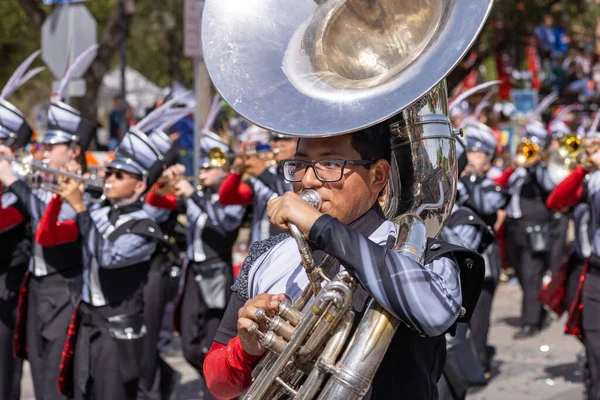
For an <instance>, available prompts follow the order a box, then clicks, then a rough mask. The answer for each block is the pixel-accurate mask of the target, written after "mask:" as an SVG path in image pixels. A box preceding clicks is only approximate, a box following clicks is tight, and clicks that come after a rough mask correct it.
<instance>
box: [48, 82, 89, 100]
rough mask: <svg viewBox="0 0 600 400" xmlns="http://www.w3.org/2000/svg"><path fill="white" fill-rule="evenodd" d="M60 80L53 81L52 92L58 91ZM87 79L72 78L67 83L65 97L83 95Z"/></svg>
mask: <svg viewBox="0 0 600 400" xmlns="http://www.w3.org/2000/svg"><path fill="white" fill-rule="evenodd" d="M59 84H60V81H54V82H52V93H56V91H57V90H58V85H59ZM85 87H86V86H85V80H83V79H72V80H71V81H69V83H67V87H66V88H65V92H64V93H63V97H65V98H68V97H82V96H84V95H85Z"/></svg>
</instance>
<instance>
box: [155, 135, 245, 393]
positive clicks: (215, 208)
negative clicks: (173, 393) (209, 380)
mask: <svg viewBox="0 0 600 400" xmlns="http://www.w3.org/2000/svg"><path fill="white" fill-rule="evenodd" d="M215 147H218V148H220V149H221V150H222V151H223V152H224V153H228V152H229V151H230V149H229V147H228V146H227V145H226V144H224V143H222V142H221V141H220V140H218V139H216V138H214V137H211V136H204V137H203V139H202V141H201V149H202V153H203V156H202V159H201V169H200V184H201V185H202V190H197V188H195V187H194V186H192V184H191V183H190V182H189V181H187V180H179V181H177V179H178V177H180V176H181V175H183V173H184V172H185V167H184V166H183V165H181V164H178V165H175V166H173V167H170V168H169V169H167V170H166V171H165V172H164V174H163V177H164V178H167V179H169V180H171V181H173V182H176V183H175V185H176V195H167V196H160V195H156V194H154V193H149V194H148V203H149V204H152V205H154V206H157V207H164V208H167V209H171V210H179V211H183V212H185V213H186V214H187V218H188V231H187V260H186V266H185V268H184V283H183V292H182V294H181V296H180V300H179V302H178V307H177V308H176V310H175V313H176V314H175V318H174V319H175V321H176V325H177V326H176V327H175V330H177V331H179V332H180V334H181V340H182V347H183V355H184V357H185V359H186V360H187V361H188V362H189V363H190V365H192V366H193V367H194V368H195V369H196V370H197V371H198V373H199V374H200V375H201V376H204V373H203V371H202V365H203V363H204V357H205V356H206V353H207V352H208V349H209V348H210V345H211V343H212V341H213V338H214V336H215V333H216V331H217V328H218V326H219V323H220V322H221V318H222V317H223V314H224V312H225V306H226V305H227V299H228V298H229V296H230V294H231V290H230V287H231V285H232V284H233V270H232V248H233V244H234V242H235V240H236V238H237V235H238V230H239V227H240V225H241V223H242V221H243V218H244V214H245V211H246V210H245V207H242V206H238V205H234V206H223V205H221V204H219V202H218V194H217V189H218V187H219V185H220V184H221V182H222V181H223V179H224V178H225V176H226V175H227V174H226V172H225V171H223V170H222V169H221V168H219V167H218V166H215V165H211V163H210V160H209V159H208V158H207V157H206V156H207V154H208V150H209V149H211V148H215ZM178 198H179V200H178ZM203 391H204V399H209V398H212V395H211V394H210V392H208V390H207V389H206V387H205V386H204V387H203Z"/></svg>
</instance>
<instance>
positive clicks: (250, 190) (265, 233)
mask: <svg viewBox="0 0 600 400" xmlns="http://www.w3.org/2000/svg"><path fill="white" fill-rule="evenodd" d="M265 174H268V176H263V177H262V178H259V177H255V176H248V177H247V178H246V179H245V180H244V181H243V179H242V177H243V176H242V174H240V173H238V172H234V173H232V174H230V175H229V176H228V177H227V178H225V180H224V181H223V183H222V184H221V186H220V187H219V202H220V203H221V204H222V205H249V204H252V228H251V229H252V230H251V232H250V243H251V244H252V243H254V242H256V241H260V240H264V239H266V238H268V237H269V236H272V234H273V233H276V232H279V230H278V229H277V228H275V227H274V226H272V224H271V222H270V221H269V218H268V217H267V203H268V201H269V200H271V199H272V198H274V197H276V196H279V195H282V194H283V193H284V192H285V191H287V190H289V189H288V188H289V186H288V187H285V186H284V187H285V189H286V190H285V191H281V192H277V191H275V189H276V188H275V187H272V185H270V184H265V183H264V182H269V183H271V182H272V181H273V178H272V176H276V177H277V175H273V172H272V171H270V170H266V171H265V172H263V175H265ZM280 179H281V178H280V177H279V179H276V180H280Z"/></svg>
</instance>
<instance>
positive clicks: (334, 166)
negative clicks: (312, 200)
mask: <svg viewBox="0 0 600 400" xmlns="http://www.w3.org/2000/svg"><path fill="white" fill-rule="evenodd" d="M374 163H375V161H372V160H336V159H327V160H319V161H312V162H311V161H302V160H293V159H290V160H283V161H281V167H282V169H283V176H284V178H285V180H286V181H288V182H301V181H302V179H303V178H304V175H306V171H307V170H308V168H312V170H313V172H314V173H315V176H316V177H317V179H318V180H320V181H321V182H339V181H341V180H342V177H343V176H344V168H346V165H363V166H365V167H367V168H368V167H370V166H371V165H372V164H374Z"/></svg>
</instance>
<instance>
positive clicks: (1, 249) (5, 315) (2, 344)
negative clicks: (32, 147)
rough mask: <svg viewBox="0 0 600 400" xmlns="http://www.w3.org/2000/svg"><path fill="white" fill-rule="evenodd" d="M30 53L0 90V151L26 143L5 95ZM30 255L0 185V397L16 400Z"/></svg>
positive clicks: (15, 207) (20, 222) (25, 225)
mask: <svg viewBox="0 0 600 400" xmlns="http://www.w3.org/2000/svg"><path fill="white" fill-rule="evenodd" d="M37 54H39V52H36V53H34V54H33V55H32V56H31V57H30V58H29V59H28V60H26V61H25V62H24V63H23V64H22V65H21V68H19V69H17V71H16V72H15V74H14V75H13V76H12V77H11V79H9V81H8V83H7V86H6V87H5V88H4V89H3V90H2V93H1V94H0V148H2V149H3V151H2V154H5V155H7V156H8V155H10V156H14V155H15V154H16V152H17V151H22V149H23V147H24V146H25V145H27V143H29V141H30V140H31V136H32V133H33V132H32V130H31V127H30V126H29V125H28V124H27V122H26V121H25V117H24V115H23V113H22V112H21V111H20V110H18V109H17V108H16V107H15V106H13V105H12V104H11V103H9V102H8V101H7V100H6V99H7V98H8V97H9V96H10V95H12V93H14V91H16V90H17V89H18V88H19V87H20V86H22V84H23V83H25V82H19V83H18V84H13V85H11V83H10V82H13V81H14V80H15V79H16V80H17V81H20V80H21V78H22V74H24V73H25V72H26V70H27V68H28V66H29V64H30V63H31V62H33V59H34V58H35V57H36V56H37ZM15 166H17V164H15ZM30 258H31V232H30V227H29V221H28V214H27V211H26V210H25V207H24V205H23V204H22V203H21V202H19V201H18V200H17V196H15V194H14V193H11V192H7V191H5V189H4V187H3V185H0V266H1V267H0V298H2V302H1V303H0V398H3V399H8V400H18V399H19V397H20V392H21V373H22V360H20V359H18V358H16V357H14V355H13V334H14V330H15V325H16V317H17V303H18V299H19V287H20V285H21V282H23V277H24V276H25V273H26V272H27V265H28V264H29V259H30Z"/></svg>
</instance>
